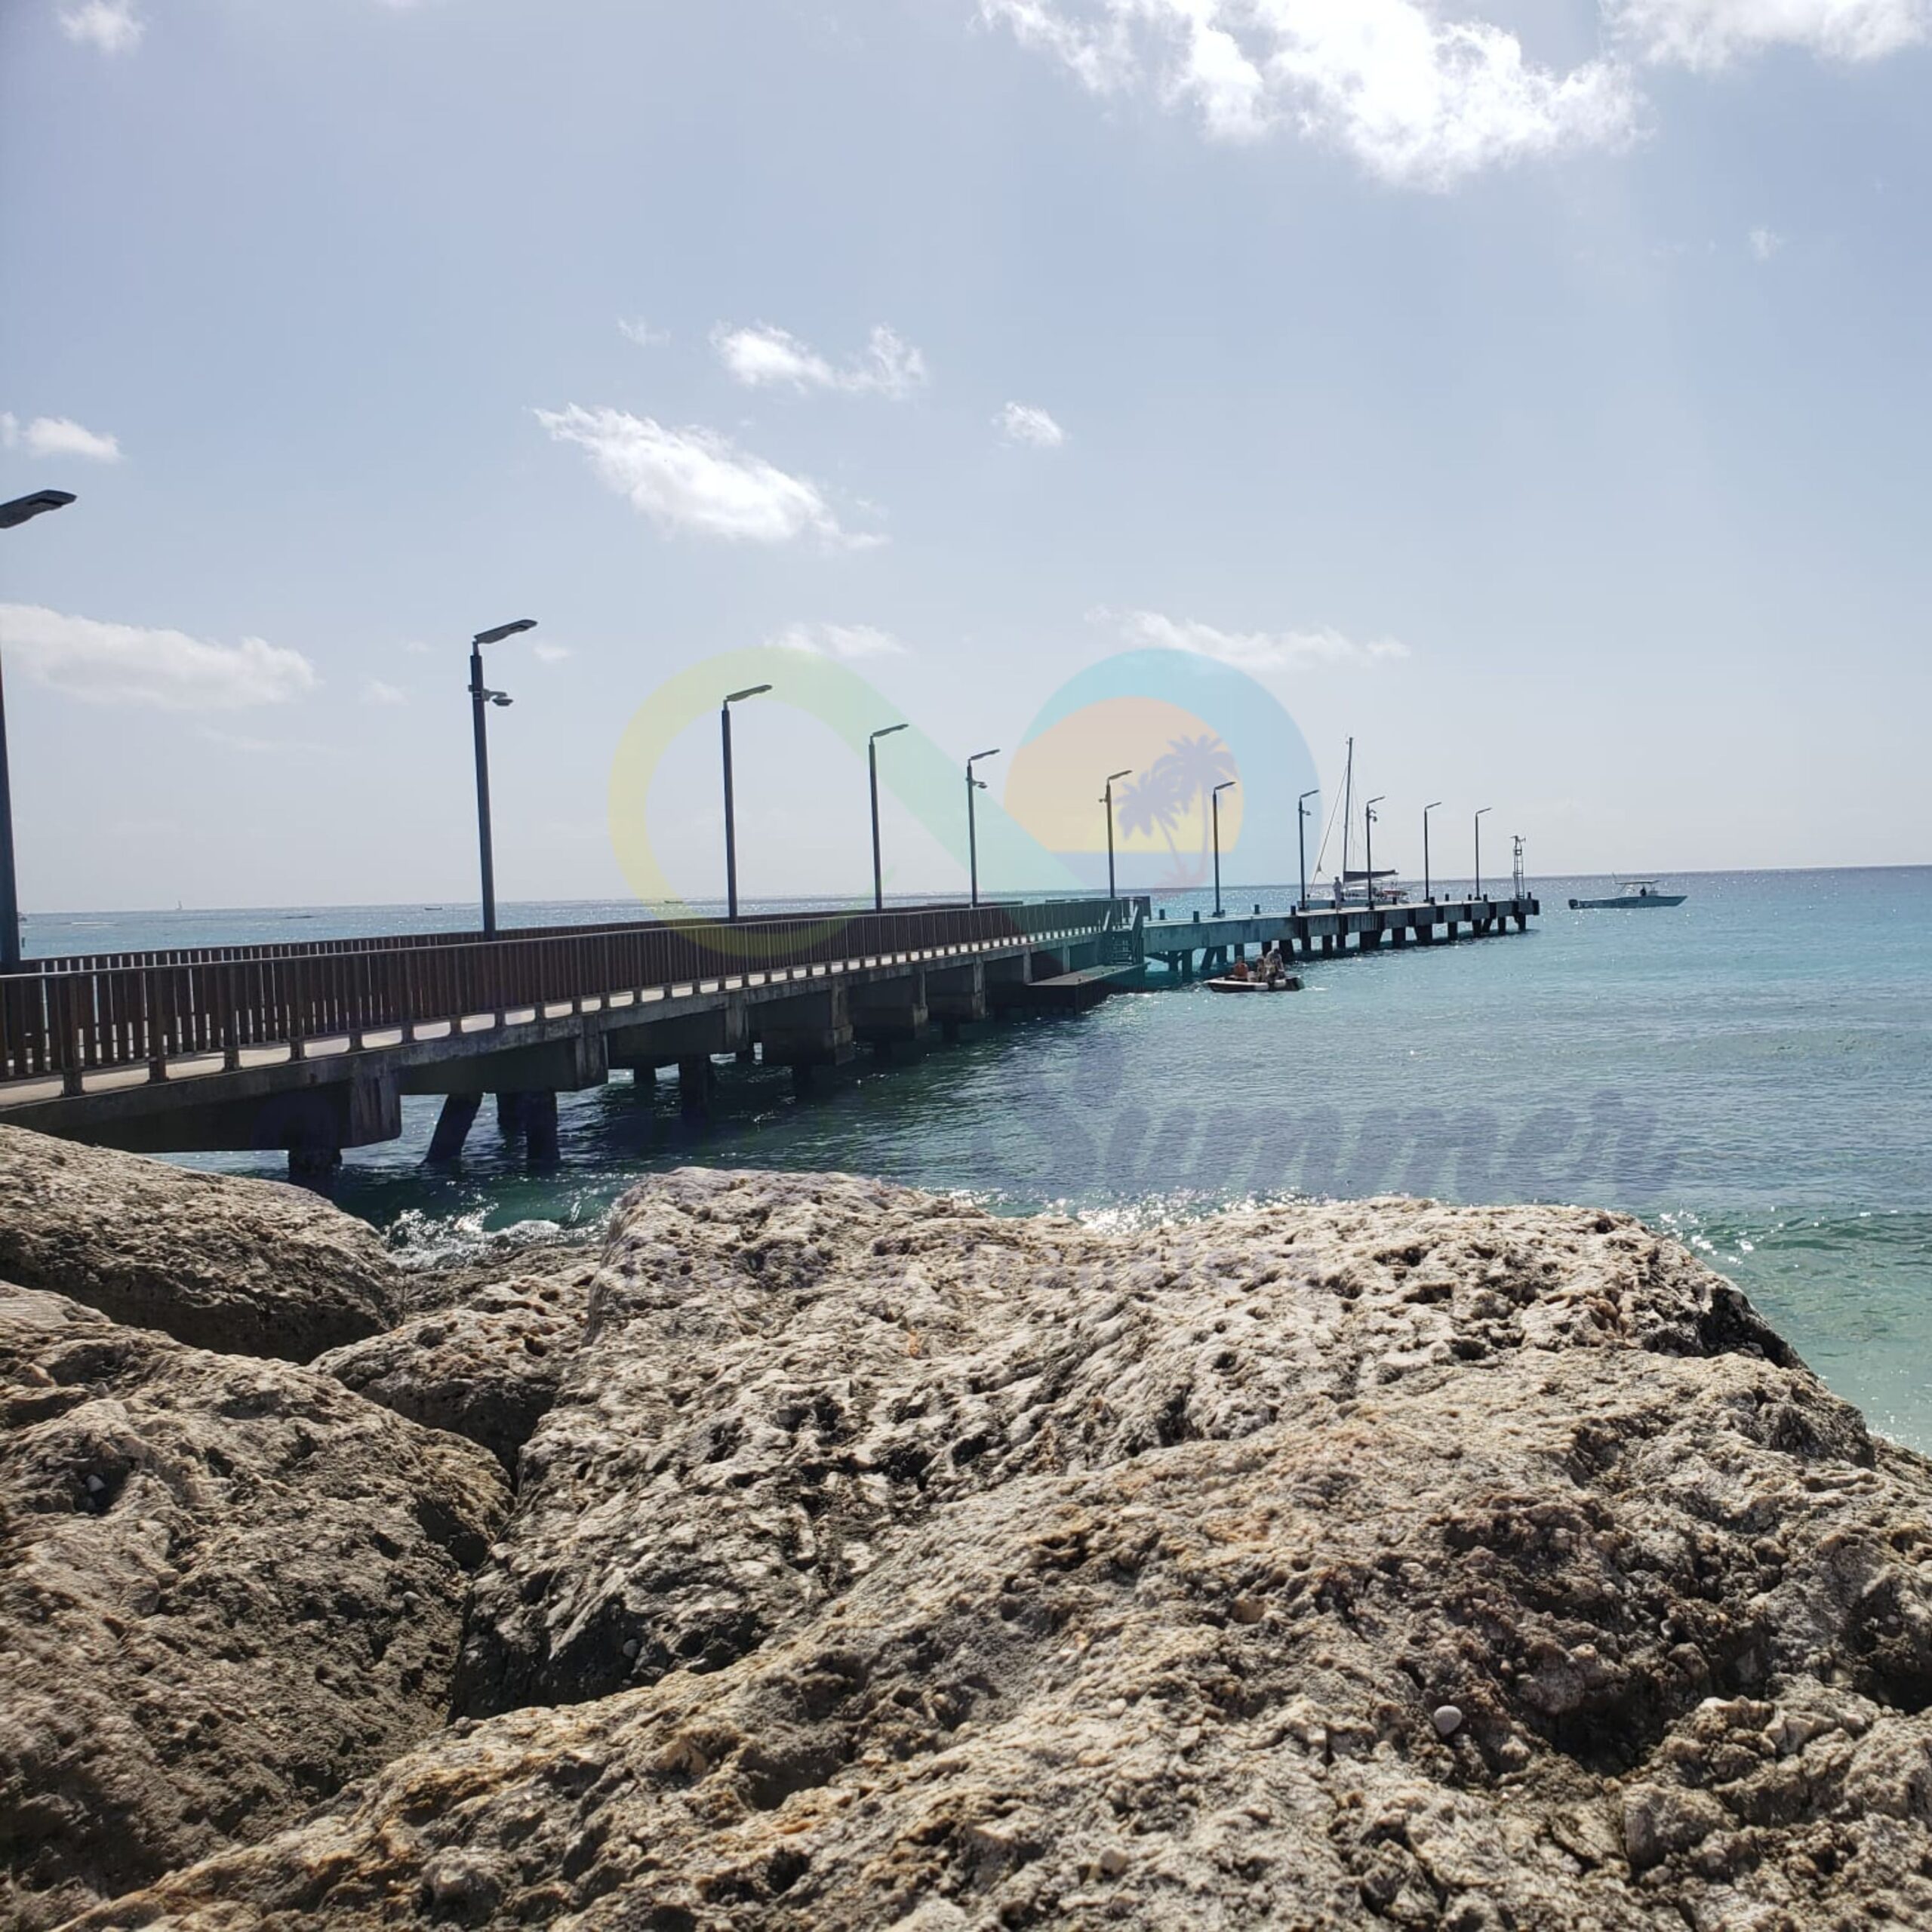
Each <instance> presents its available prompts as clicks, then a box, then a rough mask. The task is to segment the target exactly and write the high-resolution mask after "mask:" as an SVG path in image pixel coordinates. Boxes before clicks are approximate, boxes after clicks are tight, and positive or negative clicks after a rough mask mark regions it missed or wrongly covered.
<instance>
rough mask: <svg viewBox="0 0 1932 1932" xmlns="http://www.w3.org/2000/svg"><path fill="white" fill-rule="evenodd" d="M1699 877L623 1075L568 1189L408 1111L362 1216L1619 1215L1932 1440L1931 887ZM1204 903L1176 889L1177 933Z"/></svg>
mask: <svg viewBox="0 0 1932 1932" xmlns="http://www.w3.org/2000/svg"><path fill="white" fill-rule="evenodd" d="M1530 884H1531V890H1533V891H1537V892H1538V893H1539V894H1540V895H1541V897H1542V900H1543V906H1544V912H1543V917H1542V918H1540V920H1538V921H1537V922H1536V923H1535V924H1534V927H1533V928H1532V930H1531V931H1530V932H1529V933H1528V934H1526V935H1521V936H1517V935H1513V934H1512V935H1511V936H1509V937H1506V938H1503V939H1498V940H1484V941H1481V942H1479V943H1461V944H1457V945H1455V946H1441V945H1438V946H1434V947H1430V948H1427V949H1422V948H1413V947H1412V948H1410V949H1405V950H1404V951H1401V952H1395V951H1392V950H1385V951H1384V952H1382V953H1381V954H1380V955H1375V956H1372V957H1371V958H1366V959H1360V960H1358V959H1355V958H1337V959H1335V960H1333V961H1315V962H1313V963H1312V964H1309V966H1307V967H1306V968H1303V971H1304V974H1305V977H1306V981H1307V989H1306V992H1303V994H1301V995H1299V996H1298V997H1290V998H1269V999H1266V1000H1255V999H1245V1000H1238V999H1226V998H1220V997H1219V996H1217V995H1214V994H1212V993H1210V992H1207V991H1205V990H1204V989H1203V988H1201V986H1198V984H1195V985H1188V986H1175V987H1173V988H1169V989H1160V990H1155V991H1150V992H1146V993H1145V994H1141V995H1124V996H1121V997H1118V998H1113V999H1111V1000H1109V1001H1106V1003H1105V1004H1103V1005H1102V1006H1100V1008H1097V1009H1096V1010H1095V1011H1093V1012H1091V1013H1090V1014H1084V1015H1082V1016H1080V1017H1065V1018H1061V1017H1056V1018H1052V1019H1038V1020H1021V1021H1017V1022H1014V1023H1005V1024H1001V1025H998V1026H989V1027H987V1028H986V1029H983V1031H981V1032H979V1033H978V1035H977V1037H969V1038H967V1039H966V1040H964V1041H961V1043H960V1044H958V1045H956V1046H952V1047H942V1046H938V1045H935V1046H934V1047H932V1048H930V1049H929V1050H926V1051H922V1052H920V1053H917V1054H905V1053H903V1051H902V1054H901V1055H900V1057H898V1058H897V1059H894V1060H891V1061H887V1060H879V1059H876V1058H874V1057H869V1056H863V1055H862V1057H861V1058H860V1060H858V1061H857V1062H856V1063H854V1066H853V1067H852V1069H850V1070H849V1077H848V1078H844V1079H841V1081H838V1082H836V1083H833V1084H830V1085H829V1088H827V1089H826V1091H823V1092H822V1093H820V1094H817V1095H814V1097H812V1098H811V1099H810V1100H805V1101H802V1102H801V1101H799V1100H795V1098H794V1097H793V1096H792V1089H791V1083H790V1081H789V1078H788V1076H787V1075H786V1074H785V1073H784V1072H783V1071H782V1070H780V1069H773V1070H771V1071H770V1072H767V1071H765V1070H764V1069H756V1068H754V1069H741V1068H738V1067H736V1066H731V1065H726V1066H724V1068H723V1069H721V1082H720V1106H719V1108H718V1112H717V1113H716V1114H715V1117H714V1118H713V1121H712V1124H710V1126H709V1128H705V1129H702V1130H694V1129H693V1128H690V1127H688V1126H687V1125H686V1124H685V1123H684V1122H683V1121H681V1119H680V1118H679V1116H678V1108H677V1098H676V1089H675V1084H674V1083H672V1082H671V1081H669V1080H668V1079H667V1080H666V1082H665V1083H664V1084H663V1086H662V1087H661V1088H657V1089H651V1088H638V1087H636V1086H634V1085H632V1084H631V1082H630V1081H629V1080H628V1078H626V1077H625V1076H623V1075H619V1076H617V1078H615V1079H614V1081H612V1083H611V1084H610V1085H609V1086H608V1087H606V1088H601V1089H598V1090H595V1091H591V1092H588V1093H584V1094H574V1095H568V1096H565V1097H564V1099H563V1101H562V1103H561V1108H560V1115H561V1121H560V1124H561V1138H562V1152H563V1158H562V1162H561V1165H560V1166H559V1167H558V1168H555V1169H553V1170H552V1171H549V1172H548V1173H546V1174H531V1173H527V1172H526V1171H525V1170H524V1168H523V1167H522V1165H521V1162H520V1160H519V1159H518V1157H517V1156H516V1155H515V1152H513V1151H512V1150H510V1149H506V1148H505V1147H504V1146H503V1144H502V1143H501V1142H500V1140H499V1138H498V1137H497V1133H496V1131H495V1128H494V1121H493V1117H492V1115H491V1113H490V1111H489V1110H488V1109H487V1108H486V1109H485V1112H484V1114H483V1115H481V1116H480V1117H479V1118H478V1123H477V1125H476V1128H475V1130H474V1131H473V1132H472V1136H471V1145H470V1147H469V1151H468V1152H467V1154H466V1157H465V1158H464V1161H463V1164H462V1167H461V1168H460V1170H459V1171H457V1172H455V1173H453V1174H447V1175H441V1174H428V1173H426V1172H425V1171H424V1170H423V1167H422V1164H421V1163H422V1159H423V1152H424V1150H425V1149H426V1146H427V1145H428V1143H429V1134H430V1130H431V1128H432V1126H433V1124H434V1123H435V1115H436V1110H437V1107H438V1104H439V1103H438V1102H437V1101H435V1100H405V1102H404V1103H403V1106H404V1128H405V1132H404V1136H403V1138H402V1139H401V1140H400V1141H398V1142H394V1143H389V1144H388V1145H386V1146H377V1147H369V1148H362V1149H356V1150H355V1151H354V1152H352V1153H351V1154H349V1155H348V1157H347V1161H346V1166H345V1168H344V1170H343V1177H342V1180H341V1184H340V1189H339V1190H338V1194H337V1198H338V1199H339V1200H340V1202H341V1204H343V1206H344V1207H347V1208H349V1209H350V1210H351V1211H353V1212H355V1213H356V1214H361V1215H364V1216H366V1217H368V1219H369V1220H371V1221H374V1223H377V1225H378V1226H381V1227H383V1229H386V1230H388V1231H389V1235H390V1237H391V1238H392V1241H395V1244H397V1245H398V1247H400V1248H402V1249H404V1250H405V1251H408V1252H410V1253H412V1254H423V1255H426V1254H434V1253H438V1252H443V1251H451V1250H455V1249H460V1248H461V1247H466V1246H469V1245H472V1244H477V1243H478V1242H480V1241H483V1240H485V1238H488V1235H489V1234H490V1233H491V1232H494V1231H498V1230H503V1229H509V1228H512V1227H519V1226H521V1227H525V1228H526V1229H529V1230H531V1231H532V1232H534V1231H537V1230H538V1229H549V1228H556V1229H562V1230H568V1229H582V1228H586V1227H588V1226H592V1225H593V1224H594V1223H595V1222H596V1221H597V1220H598V1218H599V1217H601V1214H603V1212H604V1211H605V1208H606V1207H608V1205H609V1204H610V1203H611V1201H612V1200H613V1199H614V1198H615V1197H616V1196H617V1195H618V1194H619V1193H620V1192H621V1191H622V1190H623V1188H624V1187H625V1186H627V1185H628V1184H629V1183H630V1182H632V1180H635V1178H636V1177H638V1175H639V1174H643V1173H645V1172H648V1171H651V1170H653V1169H656V1168H666V1167H669V1166H672V1165H675V1164H679V1163H683V1162H698V1163H703V1164H715V1165H721V1166H739V1165H749V1166H759V1167H769V1168H798V1169H806V1170H820V1169H829V1168H839V1169H844V1170H847V1171H852V1172H856V1173H860V1174H880V1175H884V1176H887V1177H890V1178H891V1179H893V1180H901V1181H906V1182H911V1183H916V1184H918V1185H920V1186H928V1187H942V1188H952V1189H964V1190H967V1191H968V1192H971V1194H973V1195H975V1196H977V1198H980V1200H982V1201H984V1202H985V1203H986V1204H987V1205H988V1206H989V1207H992V1209H994V1210H995V1211H1000V1212H1010V1213H1015V1214H1023V1213H1029V1212H1034V1211H1039V1210H1041V1209H1044V1208H1054V1209H1059V1210H1063V1211H1066V1212H1069V1213H1072V1214H1078V1215H1081V1216H1083V1217H1091V1218H1093V1219H1095V1220H1098V1221H1100V1222H1103V1223H1106V1224H1109V1225H1112V1226H1124V1227H1129V1228H1131V1227H1132V1226H1134V1225H1136V1224H1137V1223H1140V1222H1143V1221H1146V1220H1152V1219H1155V1218H1158V1217H1163V1216H1171V1215H1192V1214H1201V1213H1204V1212H1207V1211H1211V1210H1212V1209H1213V1208H1214V1207H1217V1206H1219V1205H1221V1204H1224V1203H1228V1202H1232V1201H1247V1200H1251V1199H1255V1198H1272V1197H1279V1196H1284V1195H1294V1194H1297V1193H1302V1194H1315V1195H1348V1196H1354V1195H1368V1194H1374V1193H1383V1192H1398V1191H1399V1192H1414V1193H1425V1194H1431V1195H1437V1196H1439V1197H1441V1198H1446V1199H1450V1200H1458V1201H1521V1200H1540V1201H1575V1202H1588V1203H1591V1204H1607V1205H1610V1206H1612V1207H1622V1208H1626V1209H1629V1210H1631V1211H1633V1212H1635V1213H1637V1214H1641V1215H1643V1216H1644V1217H1645V1218H1647V1220H1651V1222H1653V1223H1655V1224H1656V1225H1657V1226H1660V1227H1663V1228H1666V1229H1669V1230H1671V1231H1672V1232H1674V1233H1675V1234H1677V1235H1679V1236H1680V1237H1681V1238H1683V1239H1684V1240H1685V1241H1687V1242H1689V1243H1690V1245H1691V1246H1692V1247H1694V1248H1695V1249H1697V1251H1699V1252H1700V1254H1703V1256H1704V1257H1706V1259H1707V1260H1709V1261H1710V1262H1711V1263H1712V1264H1713V1265H1714V1266H1716V1267H1718V1268H1719V1269H1721V1270H1722V1271H1723V1272H1725V1273H1726V1274H1727V1275H1730V1276H1731V1277H1732V1278H1734V1279H1735V1280H1736V1281H1738V1282H1739V1283H1740V1284H1741V1285H1742V1286H1743V1287H1744V1288H1745V1289H1746V1291H1748V1292H1749V1294H1750V1295H1751V1296H1752V1298H1753V1300H1755V1301H1756V1302H1757V1303H1758V1305H1759V1306H1761V1308H1762V1309H1764V1311H1765V1312H1766V1313H1767V1315H1769V1316H1770V1318H1771V1320H1772V1321H1774V1322H1775V1323H1776V1324H1777V1326H1778V1327H1779V1328H1780V1330H1781V1331H1783V1333H1784V1334H1786V1336H1787V1337H1789V1338H1790V1340H1792V1342H1793V1343H1795V1346H1797V1347H1798V1349H1799V1351H1800V1352H1801V1353H1802V1354H1803V1355H1804V1357H1805V1358H1806V1359H1807V1361H1809V1362H1810V1364H1811V1365H1812V1366H1813V1367H1814V1368H1816V1369H1817V1371H1819V1372H1820V1374H1822V1375H1823V1377H1825V1378H1826V1380H1827V1381H1828V1382H1829V1383H1830V1384H1831V1386H1832V1387H1833V1388H1834V1389H1836V1390H1837V1391H1838V1392H1839V1393H1840V1394H1841V1395H1844V1396H1846V1397H1847V1398H1850V1400H1851V1401H1855V1402H1857V1404H1859V1405H1860V1407H1862V1408H1863V1409H1864V1410H1865V1411H1866V1414H1867V1415H1868V1416H1869V1418H1870V1420H1871V1421H1872V1424H1873V1426H1875V1427H1877V1428H1878V1429H1882V1430H1883V1431H1884V1432H1887V1434H1889V1435H1892V1436H1894V1437H1895V1438H1897V1439H1898V1440H1900V1441H1904V1442H1907V1443H1909V1444H1912V1445H1913V1446H1915V1447H1918V1448H1920V1449H1923V1450H1927V1451H1932V1166H1929V1165H1928V1161H1927V1151H1928V1149H1932V979H1928V968H1932V868H1921V867H1915V868H1907V869H1881V870H1867V871H1837V872H1747V873H1717V874H1703V875H1684V876H1682V877H1681V878H1678V879H1677V880H1676V881H1674V884H1675V887H1676V888H1677V889H1680V890H1683V891H1687V892H1688V893H1689V894H1690V900H1689V903H1687V904H1686V905H1685V906H1682V907H1681V908H1679V909H1675V910H1669V909H1654V910H1650V911H1644V912H1570V911H1568V910H1567V909H1565V906H1564V900H1566V899H1567V897H1570V896H1571V894H1579V895H1580V896H1581V895H1583V894H1585V893H1586V892H1588V893H1596V892H1600V891H1603V890H1604V889H1605V886H1606V881H1601V880H1597V879H1591V880H1569V879H1542V880H1537V879H1533V880H1531V881H1530ZM1293 896H1294V895H1293V891H1292V889H1291V888H1284V887H1281V886H1241V887H1240V888H1233V887H1230V888H1228V890H1227V891H1226V895H1225V897H1226V903H1228V905H1229V906H1230V907H1235V906H1240V907H1246V906H1249V905H1251V904H1254V903H1257V902H1258V903H1260V904H1262V905H1263V906H1265V907H1266V908H1267V909H1271V910H1272V909H1278V908H1281V907H1282V906H1284V905H1285V904H1286V903H1287V902H1288V901H1289V900H1291V899H1292V897H1293ZM1205 900H1206V895H1204V894H1198V893H1193V894H1190V893H1186V892H1179V893H1175V894H1165V895H1163V894H1155V904H1156V906H1158V907H1161V908H1164V909H1165V911H1166V912H1167V915H1168V918H1169V919H1170V920H1173V919H1175V918H1186V917H1188V916H1189V915H1190V914H1191V912H1192V909H1194V908H1195V906H1200V905H1203V904H1204V903H1205ZM818 903H823V902H818ZM638 916H639V909H638V907H637V906H635V904H632V905H629V906H624V905H584V904H568V905H566V904H555V905H541V906H536V905H532V906H507V907H506V908H505V909H504V912H503V924H505V926H506V927H509V926H511V925H516V924H525V925H542V924H574V923H577V922H580V921H588V920H594V919H601V918H636V917H638ZM474 922H475V909H474V907H473V906H464V905H451V906H380V907H377V906H349V907H331V908H321V907H318V908H313V909H303V910H300V911H266V912H264V911H256V912H242V911H237V912H177V913H168V914H160V913H140V914H95V915H47V916H45V917H42V918H33V917H32V916H29V919H28V921H27V929H26V949H27V951H28V952H29V955H48V954H56V953H75V952H107V951H118V950H122V949H134V948H146V947H155V946H179V945H192V944H217V943H238V942H242V941H247V940H269V939H294V938H303V937H328V936H335V935H341V934H356V933H367V934H377V933H381V932H385V931H390V932H392V931H405V930H412V929H414V930H427V929H430V928H448V929H452V930H454V929H457V928H462V927H463V926H466V925H473V924H474ZM1149 977H1150V980H1152V981H1153V982H1154V983H1155V984H1156V985H1158V974H1150V976H1149ZM194 1164H197V1165H201V1166H205V1167H209V1168H220V1169H222V1170H224V1171H229V1172H235V1173H248V1174H263V1175H268V1176H277V1175H279V1174H281V1172H282V1168H281V1162H280V1161H279V1159H278V1158H263V1157H256V1156H249V1155H214V1156H202V1157H196V1158H195V1162H194Z"/></svg>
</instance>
